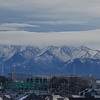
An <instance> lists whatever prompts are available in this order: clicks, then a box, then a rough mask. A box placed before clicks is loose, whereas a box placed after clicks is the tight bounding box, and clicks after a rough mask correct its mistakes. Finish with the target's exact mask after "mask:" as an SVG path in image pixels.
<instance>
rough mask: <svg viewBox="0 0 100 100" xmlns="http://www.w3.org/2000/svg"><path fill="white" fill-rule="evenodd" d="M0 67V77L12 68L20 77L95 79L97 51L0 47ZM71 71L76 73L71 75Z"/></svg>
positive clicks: (88, 49)
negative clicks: (81, 76) (84, 76)
mask: <svg viewBox="0 0 100 100" xmlns="http://www.w3.org/2000/svg"><path fill="white" fill-rule="evenodd" d="M0 66H1V67H0V68H1V70H2V68H4V73H3V74H4V75H6V74H7V73H11V72H12V70H13V69H14V68H16V72H20V73H22V72H23V73H31V74H45V75H47V74H57V75H58V74H61V73H62V74H69V73H70V74H73V73H74V74H76V75H81V73H82V75H89V74H93V75H94V76H97V77H99V76H100V75H99V72H98V71H99V70H100V67H99V66H100V51H99V50H93V49H90V48H88V47H86V46H80V47H71V46H47V47H45V48H42V49H41V48H39V47H34V46H16V45H0ZM74 67H75V68H76V72H73V70H75V69H74ZM93 70H94V71H93ZM30 71H31V72H30ZM80 72H81V73H80ZM97 72H98V73H97Z"/></svg>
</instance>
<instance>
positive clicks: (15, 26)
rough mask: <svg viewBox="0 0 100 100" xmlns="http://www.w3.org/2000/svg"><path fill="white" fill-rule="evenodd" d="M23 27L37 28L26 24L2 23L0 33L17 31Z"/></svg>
mask: <svg viewBox="0 0 100 100" xmlns="http://www.w3.org/2000/svg"><path fill="white" fill-rule="evenodd" d="M25 27H38V26H36V25H31V24H26V23H2V24H0V31H17V30H20V28H25Z"/></svg>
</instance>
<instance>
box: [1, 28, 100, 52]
mask: <svg viewBox="0 0 100 100" xmlns="http://www.w3.org/2000/svg"><path fill="white" fill-rule="evenodd" d="M0 43H2V44H18V45H34V46H48V45H56V46H59V45H69V46H80V45H86V46H88V47H91V48H95V49H99V50H100V46H99V43H100V30H92V31H76V32H46V33H45V32H26V31H8V32H0Z"/></svg>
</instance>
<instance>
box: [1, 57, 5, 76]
mask: <svg viewBox="0 0 100 100" xmlns="http://www.w3.org/2000/svg"><path fill="white" fill-rule="evenodd" d="M4 61H5V59H3V61H2V68H1V75H2V76H4Z"/></svg>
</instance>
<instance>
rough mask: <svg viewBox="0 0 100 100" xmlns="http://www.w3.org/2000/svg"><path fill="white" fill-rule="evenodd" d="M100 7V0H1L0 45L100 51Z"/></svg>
mask: <svg viewBox="0 0 100 100" xmlns="http://www.w3.org/2000/svg"><path fill="white" fill-rule="evenodd" d="M99 9H100V0H0V44H21V45H35V46H47V45H68V46H70V45H71V46H80V45H85V46H88V47H90V48H93V49H99V50H100V45H99V44H100V11H99Z"/></svg>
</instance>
